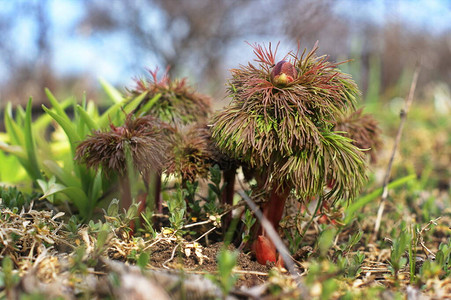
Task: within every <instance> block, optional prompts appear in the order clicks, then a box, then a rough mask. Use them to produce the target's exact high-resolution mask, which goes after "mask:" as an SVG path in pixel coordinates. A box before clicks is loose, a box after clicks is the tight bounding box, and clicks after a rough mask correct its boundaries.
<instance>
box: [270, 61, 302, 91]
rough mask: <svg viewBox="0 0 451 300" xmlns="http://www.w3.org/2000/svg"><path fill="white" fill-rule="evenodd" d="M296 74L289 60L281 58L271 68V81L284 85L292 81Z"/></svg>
mask: <svg viewBox="0 0 451 300" xmlns="http://www.w3.org/2000/svg"><path fill="white" fill-rule="evenodd" d="M297 76H298V72H297V71H296V68H295V67H294V66H293V65H292V64H291V63H290V62H288V61H285V60H281V61H279V62H278V63H277V64H276V65H275V66H274V68H273V69H272V72H271V81H272V82H273V83H274V84H275V85H281V86H284V85H287V84H288V83H290V82H293V81H294V80H295V79H296V77H297Z"/></svg>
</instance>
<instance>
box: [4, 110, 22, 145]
mask: <svg viewBox="0 0 451 300" xmlns="http://www.w3.org/2000/svg"><path fill="white" fill-rule="evenodd" d="M4 122H5V129H6V132H7V133H8V136H9V139H10V143H11V144H14V145H20V146H23V145H24V144H25V142H24V140H25V138H24V134H23V131H22V129H21V128H20V126H19V125H18V124H17V123H16V122H15V121H14V120H13V114H12V106H11V102H8V104H6V110H5V117H4Z"/></svg>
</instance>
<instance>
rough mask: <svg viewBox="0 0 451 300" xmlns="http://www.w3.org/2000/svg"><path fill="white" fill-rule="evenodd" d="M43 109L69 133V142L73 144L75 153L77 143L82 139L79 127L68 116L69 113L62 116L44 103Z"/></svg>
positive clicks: (72, 147)
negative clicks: (78, 130)
mask: <svg viewBox="0 0 451 300" xmlns="http://www.w3.org/2000/svg"><path fill="white" fill-rule="evenodd" d="M42 109H44V111H45V112H46V113H48V114H49V115H50V116H51V117H52V118H53V119H54V120H55V121H56V122H57V123H58V124H59V125H60V126H61V127H62V128H63V130H64V132H65V133H66V135H67V138H68V139H69V142H70V144H71V149H72V153H73V154H75V149H76V145H77V143H78V142H80V141H81V138H80V136H79V135H78V132H77V129H76V128H75V125H74V123H72V122H71V121H70V120H69V119H68V118H67V115H65V113H64V115H63V116H61V115H59V114H57V113H55V112H54V111H51V110H50V109H48V108H47V107H45V106H44V105H42Z"/></svg>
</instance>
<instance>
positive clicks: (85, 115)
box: [76, 105, 100, 132]
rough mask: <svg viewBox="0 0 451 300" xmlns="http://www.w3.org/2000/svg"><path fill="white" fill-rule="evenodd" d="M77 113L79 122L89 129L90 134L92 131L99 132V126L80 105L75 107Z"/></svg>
mask: <svg viewBox="0 0 451 300" xmlns="http://www.w3.org/2000/svg"><path fill="white" fill-rule="evenodd" d="M76 109H77V112H78V113H79V114H80V118H81V120H82V121H83V122H84V123H85V125H86V126H87V127H88V128H89V130H90V131H91V132H92V131H94V130H99V129H100V127H99V125H98V124H97V123H96V122H95V121H94V120H93V119H92V118H91V116H90V115H89V114H88V112H87V111H86V110H84V108H83V107H82V106H80V105H77V107H76Z"/></svg>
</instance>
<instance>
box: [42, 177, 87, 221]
mask: <svg viewBox="0 0 451 300" xmlns="http://www.w3.org/2000/svg"><path fill="white" fill-rule="evenodd" d="M37 183H38V185H39V187H40V188H41V189H42V191H43V193H44V195H43V196H42V197H41V198H40V199H44V198H48V197H50V196H53V195H55V194H58V193H63V194H65V195H66V196H67V197H68V198H69V199H70V200H71V202H72V203H73V204H74V205H75V206H76V207H77V208H78V209H79V210H80V213H81V214H82V215H84V216H87V215H88V212H89V210H88V204H89V201H88V197H87V196H86V194H85V192H83V190H82V189H80V188H78V187H75V186H69V187H68V186H65V185H63V184H60V183H56V182H55V177H52V178H51V179H50V180H49V182H45V181H44V180H42V179H38V180H37Z"/></svg>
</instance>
